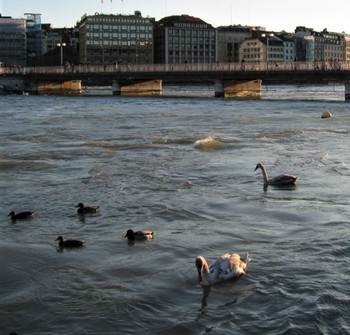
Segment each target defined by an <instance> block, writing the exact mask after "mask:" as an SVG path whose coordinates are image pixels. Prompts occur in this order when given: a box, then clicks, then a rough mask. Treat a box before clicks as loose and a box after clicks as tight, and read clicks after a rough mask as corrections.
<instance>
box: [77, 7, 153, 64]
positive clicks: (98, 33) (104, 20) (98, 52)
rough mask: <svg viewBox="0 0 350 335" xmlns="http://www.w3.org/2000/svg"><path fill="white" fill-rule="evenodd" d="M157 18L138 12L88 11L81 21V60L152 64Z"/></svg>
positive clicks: (90, 62) (105, 62)
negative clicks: (132, 13) (106, 12)
mask: <svg viewBox="0 0 350 335" xmlns="http://www.w3.org/2000/svg"><path fill="white" fill-rule="evenodd" d="M153 21H154V20H153V19H150V18H143V17H142V16H141V13H140V12H139V11H135V14H134V15H112V14H109V15H107V14H98V13H96V14H95V15H88V16H87V15H84V16H83V17H82V19H81V21H80V23H79V60H80V63H81V64H91V65H93V64H97V65H108V64H116V63H123V64H152V63H153Z"/></svg>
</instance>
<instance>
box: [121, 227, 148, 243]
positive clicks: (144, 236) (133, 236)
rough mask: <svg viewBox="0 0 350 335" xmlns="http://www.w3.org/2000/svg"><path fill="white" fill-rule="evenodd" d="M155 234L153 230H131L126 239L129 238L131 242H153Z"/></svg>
mask: <svg viewBox="0 0 350 335" xmlns="http://www.w3.org/2000/svg"><path fill="white" fill-rule="evenodd" d="M153 235H154V232H153V231H151V230H138V231H135V232H134V231H133V230H132V229H129V230H128V231H127V232H126V235H125V236H124V237H127V238H128V240H129V241H135V240H151V239H153Z"/></svg>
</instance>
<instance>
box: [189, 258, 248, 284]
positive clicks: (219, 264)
mask: <svg viewBox="0 0 350 335" xmlns="http://www.w3.org/2000/svg"><path fill="white" fill-rule="evenodd" d="M249 262H250V257H249V255H248V253H247V255H246V258H245V259H244V260H243V259H241V257H240V256H239V255H238V254H229V253H227V254H224V255H222V256H220V257H219V258H218V259H217V260H216V261H215V262H214V263H213V264H212V265H211V266H210V267H209V265H208V263H207V261H206V259H205V258H204V257H203V256H198V257H197V258H196V262H195V264H196V268H197V271H198V280H199V283H200V284H201V285H202V286H209V285H213V284H217V283H220V282H222V281H226V280H230V279H233V278H236V277H238V276H240V275H242V274H243V273H245V271H246V268H247V264H248V263H249Z"/></svg>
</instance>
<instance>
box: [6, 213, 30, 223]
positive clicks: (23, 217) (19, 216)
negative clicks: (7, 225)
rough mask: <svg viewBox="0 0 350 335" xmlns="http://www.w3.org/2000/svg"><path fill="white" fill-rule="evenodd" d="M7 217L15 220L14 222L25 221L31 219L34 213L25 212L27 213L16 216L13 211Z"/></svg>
mask: <svg viewBox="0 0 350 335" xmlns="http://www.w3.org/2000/svg"><path fill="white" fill-rule="evenodd" d="M7 216H11V220H13V221H16V220H25V219H31V218H32V217H33V216H34V212H32V211H25V212H20V213H17V214H16V212H14V211H12V212H10V214H9V215H7Z"/></svg>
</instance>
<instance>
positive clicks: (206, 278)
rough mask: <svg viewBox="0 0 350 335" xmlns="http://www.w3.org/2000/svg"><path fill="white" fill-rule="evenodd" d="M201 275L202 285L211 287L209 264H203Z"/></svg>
mask: <svg viewBox="0 0 350 335" xmlns="http://www.w3.org/2000/svg"><path fill="white" fill-rule="evenodd" d="M201 274H202V281H201V285H203V286H207V285H210V282H211V281H210V270H209V266H208V263H204V264H203V267H202V271H201Z"/></svg>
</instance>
